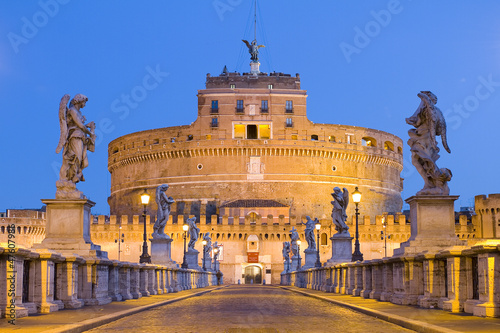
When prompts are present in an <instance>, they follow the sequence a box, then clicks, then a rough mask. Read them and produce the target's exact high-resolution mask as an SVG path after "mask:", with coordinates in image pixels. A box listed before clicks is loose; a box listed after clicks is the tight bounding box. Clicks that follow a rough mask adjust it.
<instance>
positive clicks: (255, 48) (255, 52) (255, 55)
mask: <svg viewBox="0 0 500 333" xmlns="http://www.w3.org/2000/svg"><path fill="white" fill-rule="evenodd" d="M242 41H243V42H244V43H245V44H246V45H247V47H248V52H249V53H250V55H251V56H250V59H252V61H253V62H258V61H259V48H261V47H265V46H264V45H257V40H256V39H254V40H253V41H252V43H251V44H250V43H249V42H248V41H247V40H244V39H242Z"/></svg>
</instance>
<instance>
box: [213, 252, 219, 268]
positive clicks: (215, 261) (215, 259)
mask: <svg viewBox="0 0 500 333" xmlns="http://www.w3.org/2000/svg"><path fill="white" fill-rule="evenodd" d="M218 253H219V248H218V247H216V248H215V249H214V271H216V272H217V271H218V270H219V269H218V267H217V254H218Z"/></svg>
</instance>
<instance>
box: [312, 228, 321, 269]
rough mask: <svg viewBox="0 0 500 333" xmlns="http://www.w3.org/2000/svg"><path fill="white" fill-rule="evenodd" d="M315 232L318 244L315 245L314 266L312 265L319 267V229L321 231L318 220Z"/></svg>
mask: <svg viewBox="0 0 500 333" xmlns="http://www.w3.org/2000/svg"><path fill="white" fill-rule="evenodd" d="M315 226H316V231H317V234H318V242H317V243H318V244H317V245H316V247H317V250H316V264H315V265H314V266H315V267H321V261H320V260H319V229H321V223H320V222H319V220H316V224H315Z"/></svg>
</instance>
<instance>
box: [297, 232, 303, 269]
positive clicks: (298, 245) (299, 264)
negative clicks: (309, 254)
mask: <svg viewBox="0 0 500 333" xmlns="http://www.w3.org/2000/svg"><path fill="white" fill-rule="evenodd" d="M300 243H301V242H300V239H299V240H297V252H298V253H299V263H298V264H297V270H300V266H301V261H302V258H301V257H300Z"/></svg>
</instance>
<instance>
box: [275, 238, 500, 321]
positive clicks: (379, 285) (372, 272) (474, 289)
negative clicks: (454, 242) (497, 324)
mask: <svg viewBox="0 0 500 333" xmlns="http://www.w3.org/2000/svg"><path fill="white" fill-rule="evenodd" d="M281 284H282V285H288V286H296V287H299V288H309V289H315V290H322V291H325V292H333V293H339V294H347V295H353V296H360V297H364V298H372V299H377V300H380V301H387V302H392V303H394V304H402V305H417V306H420V307H422V308H436V309H437V308H439V309H443V310H447V311H451V312H465V313H470V314H473V315H475V316H482V317H500V241H498V240H490V241H487V242H485V243H482V244H478V245H475V246H472V247H470V248H467V249H459V250H446V251H440V252H438V253H435V254H430V253H425V254H418V255H412V256H401V257H391V258H384V259H375V260H368V261H363V262H350V263H342V264H338V265H335V266H332V267H322V268H311V269H308V270H300V271H295V272H291V273H286V274H285V273H282V275H281Z"/></svg>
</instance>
